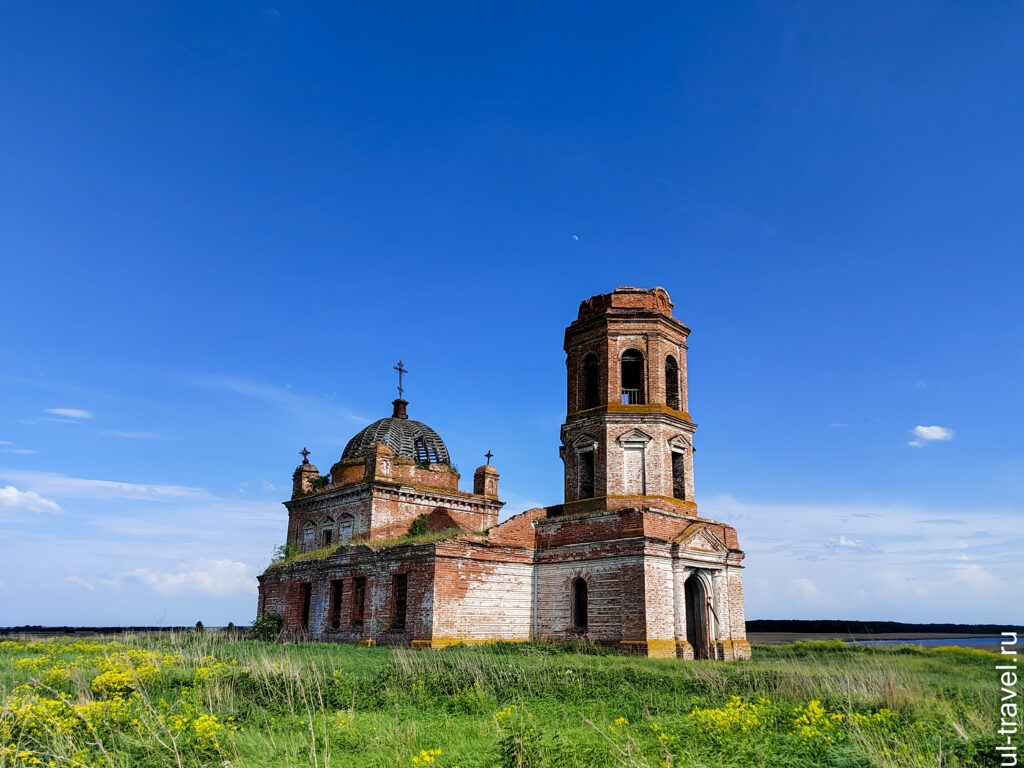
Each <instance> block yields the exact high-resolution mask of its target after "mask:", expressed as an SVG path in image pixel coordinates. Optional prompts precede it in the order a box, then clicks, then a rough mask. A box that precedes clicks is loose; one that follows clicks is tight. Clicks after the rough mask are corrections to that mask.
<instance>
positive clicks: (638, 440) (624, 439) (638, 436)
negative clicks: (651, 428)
mask: <svg viewBox="0 0 1024 768" xmlns="http://www.w3.org/2000/svg"><path fill="white" fill-rule="evenodd" d="M653 439H654V438H652V437H651V436H650V435H648V434H647V433H646V432H641V431H640V430H639V429H631V430H629V432H626V433H625V434H622V435H619V438H618V442H619V444H620V445H625V444H626V443H634V444H640V445H643V444H644V443H649V442H651V440H653Z"/></svg>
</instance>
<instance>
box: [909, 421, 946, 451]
mask: <svg viewBox="0 0 1024 768" xmlns="http://www.w3.org/2000/svg"><path fill="white" fill-rule="evenodd" d="M910 432H911V434H913V435H914V439H913V440H911V441H910V442H909V443H907V445H912V446H914V447H915V448H922V447H924V446H925V445H927V444H928V443H931V442H935V441H936V440H952V439H953V430H952V429H949V428H947V427H934V426H933V427H922V426H916V427H914V428H913V429H912V430H910Z"/></svg>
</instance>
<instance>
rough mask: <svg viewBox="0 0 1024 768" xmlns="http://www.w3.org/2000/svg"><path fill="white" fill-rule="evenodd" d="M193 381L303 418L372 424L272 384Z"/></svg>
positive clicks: (218, 379)
mask: <svg viewBox="0 0 1024 768" xmlns="http://www.w3.org/2000/svg"><path fill="white" fill-rule="evenodd" d="M189 381H190V382H191V383H192V384H193V385H195V386H199V387H203V388H206V389H219V390H222V391H226V392H231V393H233V394H238V395H242V396H244V397H248V398H252V399H253V400H257V401H259V402H262V403H265V404H267V405H269V406H272V407H274V408H278V409H280V410H283V411H286V412H288V413H291V414H293V415H296V416H300V417H303V418H316V419H323V418H324V417H325V416H331V417H334V418H346V419H351V420H352V421H357V422H359V423H361V424H368V423H369V422H370V419H368V418H366V417H365V416H362V415H360V414H358V413H354V412H353V411H350V410H348V409H347V408H342V407H339V406H338V405H337V404H336V403H333V402H331V401H330V400H328V399H326V398H320V397H314V396H312V395H302V394H297V393H296V392H294V391H293V390H292V388H291V385H287V386H284V387H275V386H273V385H271V384H264V383H261V382H255V381H249V380H248V379H240V378H236V377H233V376H197V377H192V378H191V379H189Z"/></svg>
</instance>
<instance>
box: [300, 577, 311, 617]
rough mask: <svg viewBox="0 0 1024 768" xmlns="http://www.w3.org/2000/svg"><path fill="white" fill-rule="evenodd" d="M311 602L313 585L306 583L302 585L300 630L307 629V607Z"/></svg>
mask: <svg viewBox="0 0 1024 768" xmlns="http://www.w3.org/2000/svg"><path fill="white" fill-rule="evenodd" d="M312 601H313V585H312V584H310V583H309V582H308V581H307V582H306V583H305V584H303V585H302V628H303V629H309V606H310V603H311V602H312Z"/></svg>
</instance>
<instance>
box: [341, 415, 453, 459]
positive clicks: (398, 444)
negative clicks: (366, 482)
mask: <svg viewBox="0 0 1024 768" xmlns="http://www.w3.org/2000/svg"><path fill="white" fill-rule="evenodd" d="M404 413H405V403H402V404H401V406H399V405H398V404H397V402H396V405H395V414H396V415H394V416H391V417H389V418H386V419H377V421H375V422H373V424H370V426H368V427H366V428H365V429H363V430H362V431H361V432H359V434H357V435H356V436H355V437H353V438H352V439H351V440H349V441H348V445H346V446H345V450H344V451H343V452H342V454H341V460H342V461H346V460H348V459H361V458H363V457H365V456H367V455H369V454H370V453H372V450H373V446H374V444H376V443H383V444H384V445H386V446H387V447H388V448H390V449H391V450H392V451H394V453H395V455H396V456H402V457H404V458H407V459H416V460H417V461H422V462H434V463H439V464H448V465H451V459H450V458H449V456H448V447H447V446H446V445H445V444H444V440H442V439H441V436H440V435H438V434H437V432H435V431H434V430H433V429H431V428H430V427H428V426H427V425H426V424H424V423H422V422H420V421H413V420H412V419H410V418H408V417H406V416H404ZM398 414H402V415H398Z"/></svg>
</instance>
